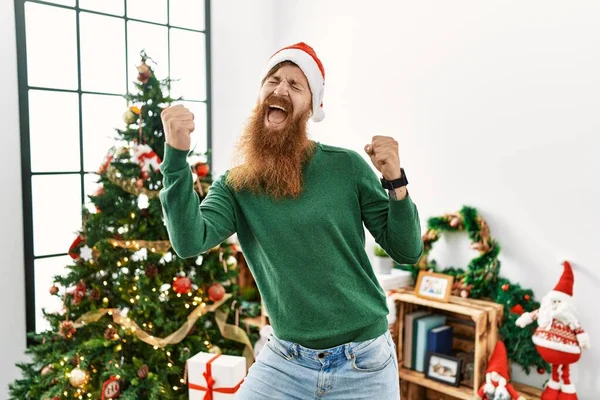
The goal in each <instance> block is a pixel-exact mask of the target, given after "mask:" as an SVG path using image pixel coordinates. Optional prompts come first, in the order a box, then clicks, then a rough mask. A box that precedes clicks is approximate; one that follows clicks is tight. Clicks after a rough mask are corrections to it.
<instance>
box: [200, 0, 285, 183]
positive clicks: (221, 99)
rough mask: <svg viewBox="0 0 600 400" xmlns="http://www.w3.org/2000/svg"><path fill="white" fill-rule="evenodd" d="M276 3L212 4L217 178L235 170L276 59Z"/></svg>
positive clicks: (227, 0)
mask: <svg viewBox="0 0 600 400" xmlns="http://www.w3.org/2000/svg"><path fill="white" fill-rule="evenodd" d="M274 4H275V0H253V1H251V2H250V1H243V0H218V1H212V2H211V7H212V10H211V14H212V15H211V18H212V19H211V24H212V25H211V35H212V43H211V45H212V54H211V57H212V85H213V86H212V87H213V91H212V107H213V109H212V124H213V125H212V132H213V133H212V140H213V143H212V147H213V174H214V176H213V177H214V178H216V177H218V176H219V175H221V174H222V173H224V172H225V171H226V170H227V169H229V168H230V167H231V162H230V161H231V156H232V154H233V149H234V147H235V144H236V143H237V140H238V138H239V135H240V133H241V130H242V128H243V126H244V124H245V123H246V121H247V119H248V117H249V116H250V113H251V112H252V109H253V107H254V105H255V104H256V99H257V97H258V90H259V89H260V73H261V71H262V69H263V67H264V62H265V60H267V59H268V58H269V57H270V56H271V54H273V48H274V37H275V27H274V23H273V21H274V20H275V19H276V16H275V14H274V8H275V7H274Z"/></svg>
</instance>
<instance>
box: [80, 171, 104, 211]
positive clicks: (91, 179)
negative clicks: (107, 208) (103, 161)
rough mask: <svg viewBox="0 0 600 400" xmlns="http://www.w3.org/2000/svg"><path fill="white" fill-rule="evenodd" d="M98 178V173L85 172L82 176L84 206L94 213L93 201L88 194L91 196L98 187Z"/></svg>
mask: <svg viewBox="0 0 600 400" xmlns="http://www.w3.org/2000/svg"><path fill="white" fill-rule="evenodd" d="M99 179H100V175H98V174H85V175H84V176H83V189H84V190H85V200H84V203H85V207H86V208H87V209H88V210H89V211H90V212H92V213H94V214H95V213H96V207H95V206H94V203H92V201H91V200H90V198H89V197H88V196H93V195H94V194H96V191H97V190H98V188H99V187H100V183H98V180H99Z"/></svg>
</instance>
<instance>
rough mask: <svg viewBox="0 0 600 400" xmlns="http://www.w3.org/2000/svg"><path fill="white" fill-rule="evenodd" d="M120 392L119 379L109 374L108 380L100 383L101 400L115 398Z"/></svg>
mask: <svg viewBox="0 0 600 400" xmlns="http://www.w3.org/2000/svg"><path fill="white" fill-rule="evenodd" d="M120 394H121V385H120V384H119V380H118V379H117V378H116V377H114V376H111V377H110V379H109V380H107V381H106V382H104V383H103V384H102V400H105V399H115V398H117V397H119V395H120Z"/></svg>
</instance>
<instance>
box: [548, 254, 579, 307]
mask: <svg viewBox="0 0 600 400" xmlns="http://www.w3.org/2000/svg"><path fill="white" fill-rule="evenodd" d="M563 266H564V270H563V273H562V276H561V277H560V280H559V281H558V283H557V284H556V286H555V287H554V290H553V291H551V292H550V293H548V296H549V297H550V298H551V299H553V300H560V301H570V300H571V298H572V297H573V282H574V281H575V277H574V276H573V269H572V268H571V264H570V263H569V262H568V261H565V262H563Z"/></svg>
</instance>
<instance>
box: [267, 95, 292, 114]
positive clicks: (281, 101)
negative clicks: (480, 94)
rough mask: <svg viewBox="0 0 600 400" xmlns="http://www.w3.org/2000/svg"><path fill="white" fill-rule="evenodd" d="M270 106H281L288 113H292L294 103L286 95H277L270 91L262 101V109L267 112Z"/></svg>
mask: <svg viewBox="0 0 600 400" xmlns="http://www.w3.org/2000/svg"><path fill="white" fill-rule="evenodd" d="M270 106H279V107H283V108H284V109H285V110H286V111H287V113H288V115H293V114H294V105H293V104H292V102H291V101H290V99H288V98H287V97H282V96H278V95H276V94H275V93H271V94H270V95H269V96H268V97H267V98H266V99H265V100H264V101H263V103H262V111H263V112H265V113H266V112H267V111H268V110H269V107H270Z"/></svg>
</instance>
